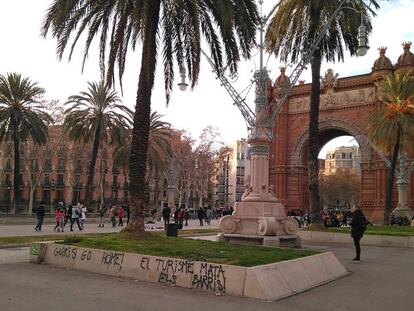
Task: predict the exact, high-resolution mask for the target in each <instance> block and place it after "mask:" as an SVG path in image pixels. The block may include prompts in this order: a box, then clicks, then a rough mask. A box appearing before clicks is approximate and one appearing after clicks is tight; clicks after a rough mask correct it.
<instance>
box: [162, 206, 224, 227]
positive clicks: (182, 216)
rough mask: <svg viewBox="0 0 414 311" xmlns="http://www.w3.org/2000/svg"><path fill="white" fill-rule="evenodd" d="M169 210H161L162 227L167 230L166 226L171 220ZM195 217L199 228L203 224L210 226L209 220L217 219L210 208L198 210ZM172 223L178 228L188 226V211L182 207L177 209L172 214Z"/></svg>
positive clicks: (189, 216) (167, 208)
mask: <svg viewBox="0 0 414 311" xmlns="http://www.w3.org/2000/svg"><path fill="white" fill-rule="evenodd" d="M171 213H172V211H171V208H170V207H168V206H164V207H163V209H162V219H163V220H164V227H165V229H166V228H167V225H168V224H169V223H170V219H171ZM195 214H196V216H197V218H198V220H199V222H200V226H204V223H206V224H207V225H210V224H211V220H212V219H213V218H215V217H217V214H215V213H214V211H213V209H212V208H211V207H207V208H198V209H197V211H196V213H195ZM173 218H174V222H175V223H176V224H178V226H179V228H182V227H183V226H188V220H189V219H190V218H192V217H191V214H190V211H189V210H188V209H187V208H184V207H178V208H177V210H176V211H175V213H174V214H173Z"/></svg>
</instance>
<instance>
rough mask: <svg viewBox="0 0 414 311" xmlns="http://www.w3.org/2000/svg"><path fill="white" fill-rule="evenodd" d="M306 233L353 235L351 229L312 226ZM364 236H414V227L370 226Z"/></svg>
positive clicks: (307, 228)
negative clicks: (321, 232)
mask: <svg viewBox="0 0 414 311" xmlns="http://www.w3.org/2000/svg"><path fill="white" fill-rule="evenodd" d="M303 230H305V231H323V232H337V233H349V234H350V233H351V227H341V228H330V227H328V228H317V227H316V228H315V227H312V226H309V227H306V228H305V229H303ZM364 234H372V235H389V236H414V227H410V226H368V227H367V230H366V231H365V233H364Z"/></svg>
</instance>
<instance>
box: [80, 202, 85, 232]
mask: <svg viewBox="0 0 414 311" xmlns="http://www.w3.org/2000/svg"><path fill="white" fill-rule="evenodd" d="M80 211H81V216H80V225H81V227H82V229H85V221H86V206H85V205H83V204H80Z"/></svg>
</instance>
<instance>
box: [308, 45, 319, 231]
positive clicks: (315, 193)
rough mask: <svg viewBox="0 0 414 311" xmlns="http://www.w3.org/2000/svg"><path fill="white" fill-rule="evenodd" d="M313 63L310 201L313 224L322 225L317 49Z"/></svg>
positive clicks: (310, 130) (310, 121)
mask: <svg viewBox="0 0 414 311" xmlns="http://www.w3.org/2000/svg"><path fill="white" fill-rule="evenodd" d="M313 56H314V57H313V60H312V63H311V68H312V89H311V103H310V112H309V146H308V174H309V203H310V218H311V222H312V224H315V225H322V218H321V205H320V196H319V163H318V153H319V129H318V128H319V95H320V72H321V61H322V57H321V53H320V51H319V50H318V51H316V52H315V53H314V55H313Z"/></svg>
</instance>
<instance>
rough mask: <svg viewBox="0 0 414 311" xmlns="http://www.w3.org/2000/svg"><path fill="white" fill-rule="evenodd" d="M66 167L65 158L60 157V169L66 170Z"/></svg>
mask: <svg viewBox="0 0 414 311" xmlns="http://www.w3.org/2000/svg"><path fill="white" fill-rule="evenodd" d="M64 169H65V162H64V161H63V159H58V170H64Z"/></svg>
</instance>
